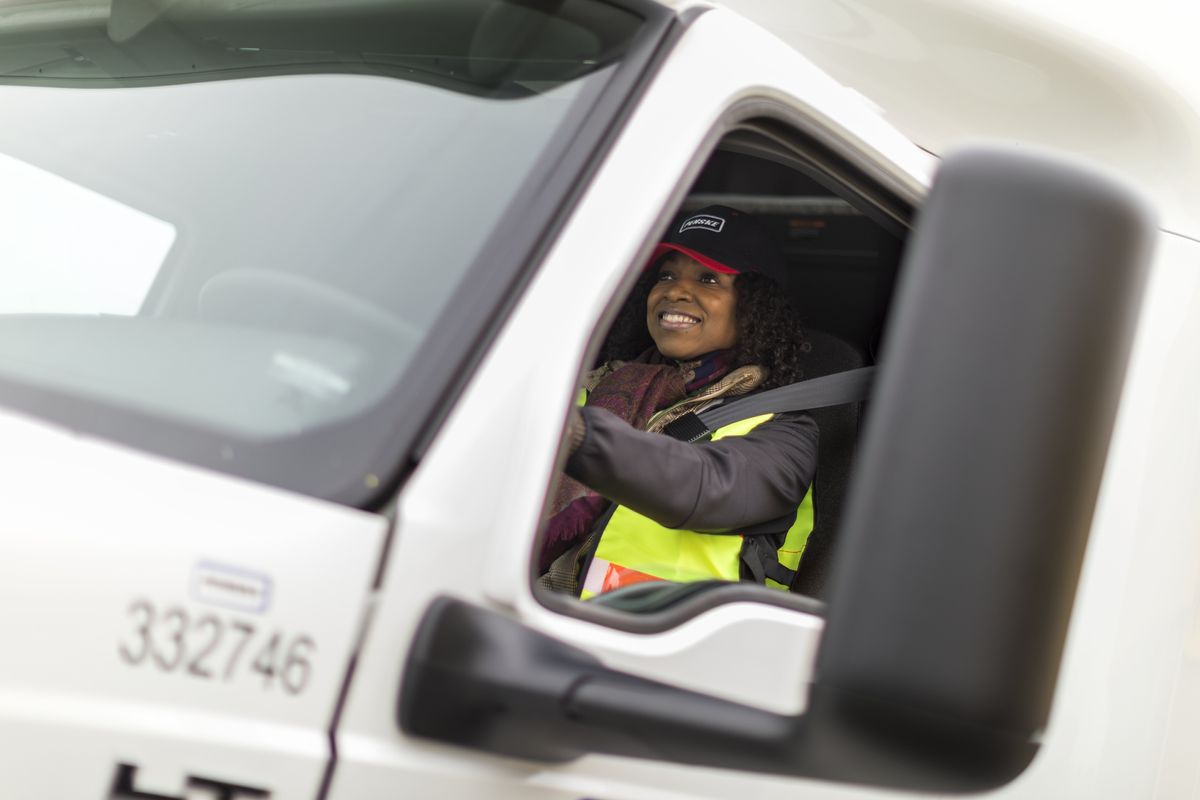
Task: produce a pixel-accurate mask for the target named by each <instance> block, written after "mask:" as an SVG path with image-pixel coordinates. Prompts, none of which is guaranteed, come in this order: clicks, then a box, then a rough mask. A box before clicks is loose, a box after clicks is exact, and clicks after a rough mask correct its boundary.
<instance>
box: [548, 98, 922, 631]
mask: <svg viewBox="0 0 1200 800" xmlns="http://www.w3.org/2000/svg"><path fill="white" fill-rule="evenodd" d="M712 205H721V206H727V207H731V208H734V209H737V210H739V211H741V212H743V213H746V214H750V215H752V216H753V217H754V218H755V220H756V222H757V223H758V224H759V228H760V229H761V232H762V233H763V235H764V236H765V237H766V238H767V239H768V241H769V245H770V247H771V248H772V249H773V250H774V251H776V252H777V253H778V254H779V255H780V256H781V257H782V260H783V265H784V266H783V270H782V272H781V274H779V275H778V276H777V279H776V283H777V284H778V286H779V289H780V290H781V291H782V292H783V293H784V294H785V296H786V298H787V300H788V302H789V304H790V305H791V306H792V308H793V309H794V310H795V312H796V313H797V315H798V317H799V321H800V324H799V327H797V328H796V330H794V332H793V334H792V335H793V336H794V337H795V340H798V341H800V342H801V346H800V350H801V351H802V354H801V355H800V356H799V362H800V372H799V378H800V380H802V381H808V380H811V379H817V378H823V377H826V376H830V375H834V374H839V373H849V372H852V371H863V368H867V367H870V366H872V365H874V364H875V363H876V362H877V359H878V354H879V351H880V343H881V339H882V336H883V330H884V325H885V323H886V320H887V316H888V311H889V308H890V306H891V302H892V295H893V291H894V288H895V285H896V279H897V274H898V270H899V263H900V257H901V253H902V249H903V246H904V242H905V238H906V236H907V232H908V225H909V221H910V218H911V215H912V209H911V207H910V206H909V205H908V204H907V203H905V202H904V201H902V200H901V199H899V197H898V196H897V195H896V194H894V193H891V192H889V191H888V190H887V189H886V188H883V187H880V186H879V185H878V182H872V181H870V180H868V179H867V178H866V177H865V176H863V175H862V174H861V173H859V172H858V171H857V170H856V169H854V168H852V167H851V166H850V165H848V164H847V163H845V162H843V161H841V160H839V159H838V158H837V157H836V156H834V155H833V154H832V153H830V152H828V151H826V150H825V149H824V148H822V147H821V146H820V145H818V144H817V143H816V142H814V141H811V140H805V139H802V137H801V136H800V135H799V134H797V133H795V132H794V131H792V130H790V129H788V128H786V126H784V125H782V124H781V123H778V122H776V121H773V120H766V119H763V120H752V121H748V122H746V123H743V124H741V125H739V126H737V127H736V128H734V129H733V130H731V131H729V132H727V133H726V134H725V135H724V136H722V137H721V138H720V140H719V141H718V142H717V143H716V145H715V147H714V148H713V150H712V151H711V152H710V153H709V154H707V157H706V158H704V159H703V160H702V163H701V166H700V168H699V171H698V174H697V176H696V177H695V179H694V180H693V181H692V182H691V185H690V187H689V188H688V190H687V192H686V194H685V196H684V197H683V200H682V202H681V203H680V204H679V205H678V206H677V207H676V208H673V209H670V210H669V212H667V213H666V214H665V215H664V218H665V219H667V220H673V219H677V218H678V217H680V216H683V215H687V214H689V213H692V212H695V211H697V210H699V209H702V208H704V207H707V206H712ZM643 267H644V265H643V264H636V265H631V274H630V276H629V278H628V280H627V282H626V283H627V284H633V288H632V289H628V290H626V291H624V292H622V293H620V294H619V295H618V296H616V297H614V298H613V299H612V302H611V303H610V306H609V310H608V314H607V315H606V319H605V321H604V322H603V323H602V324H601V325H600V326H599V327H598V329H597V331H596V334H595V336H594V337H593V341H592V343H591V347H590V349H589V353H590V354H591V355H590V357H589V359H588V363H587V364H585V365H584V371H585V373H586V372H587V371H589V370H592V369H594V368H596V367H599V366H601V365H602V364H603V363H605V362H606V361H607V360H609V359H610V358H629V357H630V356H631V355H632V354H625V353H622V352H618V351H619V350H620V349H621V348H620V347H619V346H616V345H615V344H614V339H617V338H619V337H618V334H619V333H620V331H618V330H617V329H618V328H619V327H622V326H624V328H626V329H627V328H628V327H629V326H630V325H631V324H634V325H643V326H644V323H642V322H632V323H631V320H639V319H640V320H644V319H645V299H644V297H645V291H646V283H647V281H646V279H645V276H644V274H643ZM639 291H640V293H639ZM649 342H650V339H649V336H648V335H647V336H646V338H645V343H649ZM625 347H626V349H629V346H628V345H625ZM633 349H638V348H636V347H635V348H633ZM864 400H865V397H863V396H862V395H861V394H860V395H859V396H857V397H855V398H854V399H853V400H848V401H846V402H837V403H832V404H829V405H822V406H820V407H818V408H813V409H812V410H811V411H808V413H810V415H811V416H812V417H813V419H814V421H815V422H816V424H817V426H818V428H819V430H820V449H819V455H818V458H817V468H816V474H815V478H814V479H813V482H812V485H811V487H810V493H811V502H812V507H813V509H812V510H813V525H812V532H811V534H809V535H808V538H807V541H806V543H805V544H804V547H803V553H802V555H801V557H800V561H799V565H798V568H797V569H796V574H795V575H794V577H793V578H792V580H791V581H790V587H789V590H788V591H777V590H773V589H766V588H764V586H763V585H761V584H754V583H750V582H744V581H743V582H730V581H721V582H718V581H703V582H692V583H670V582H650V583H643V584H637V585H634V586H630V587H628V588H622V589H618V590H615V591H612V592H607V593H605V594H602V595H600V596H598V597H595V598H593V599H592V600H591V601H590V602H588V603H584V604H580V603H576V602H573V600H574V596H575V593H576V592H577V591H578V589H577V587H576V586H572V582H573V581H572V580H571V578H570V577H568V578H566V579H565V580H564V579H563V578H562V574H561V572H562V569H563V567H562V564H561V562H560V564H559V566H558V567H557V570H558V573H559V574H557V575H556V576H555V578H554V579H548V578H547V576H546V575H545V574H540V575H539V576H538V577H539V580H538V581H537V584H538V594H539V597H540V599H541V600H542V602H544V603H546V604H547V605H550V606H552V607H555V608H558V609H560V610H565V611H568V612H569V613H581V612H582V613H585V614H590V613H592V612H591V611H590V610H584V609H583V608H582V606H593V607H599V608H601V609H605V611H601V612H597V613H602V614H603V615H604V616H605V617H606V618H607V619H608V621H609V622H610V623H611V624H614V625H616V626H618V627H624V628H627V629H634V630H650V629H662V628H665V627H670V626H672V625H674V624H678V622H679V621H680V620H681V619H683V618H686V617H688V616H691V615H693V614H695V613H698V612H699V611H700V610H702V609H703V608H707V607H711V606H713V605H716V604H719V603H723V602H730V601H732V600H737V599H746V598H753V599H755V600H758V601H761V602H766V603H772V604H780V605H785V606H788V607H791V608H797V609H800V610H804V611H809V612H814V613H820V611H821V603H820V602H818V601H819V600H820V599H821V598H822V597H823V595H824V592H825V586H826V583H827V579H828V575H829V571H830V568H831V566H832V564H833V562H834V558H835V553H836V544H837V542H836V531H837V527H838V522H839V520H840V518H841V509H842V501H843V499H844V497H845V493H846V488H847V485H848V483H849V479H850V476H851V474H852V472H853V465H854V454H855V449H856V447H857V441H858V436H859V433H860V431H861V428H862V422H863V414H864V411H865V402H864ZM786 410H789V411H800V410H802V409H799V408H795V409H792V408H789V409H786ZM803 410H807V407H806V409H803ZM554 495H555V492H554V491H552V492H551V496H552V497H554ZM552 502H554V501H552ZM543 535H545V532H543ZM589 557H590V556H588V555H586V554H585V555H582V556H580V557H579V558H577V559H575V561H574V563H573V564H571V566H570V569H571V570H573V571H574V572H575V573H576V574H575V576H574V577H577V578H578V577H580V575H579V573H580V572H581V571H583V570H586V562H587V559H588V558H589ZM538 571H539V573H544V570H538ZM778 588H781V587H779V586H776V589H778ZM607 610H616V611H618V612H621V613H619V614H617V615H612V614H608V613H607Z"/></svg>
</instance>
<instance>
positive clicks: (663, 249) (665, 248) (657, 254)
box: [646, 242, 741, 275]
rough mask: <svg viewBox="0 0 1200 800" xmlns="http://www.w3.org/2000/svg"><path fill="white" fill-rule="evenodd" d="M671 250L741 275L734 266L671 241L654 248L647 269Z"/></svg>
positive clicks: (718, 270) (722, 270)
mask: <svg viewBox="0 0 1200 800" xmlns="http://www.w3.org/2000/svg"><path fill="white" fill-rule="evenodd" d="M671 250H674V251H675V252H677V253H683V254H684V255H685V256H688V257H689V258H694V259H696V260H697V261H699V262H700V263H701V264H703V265H704V266H706V267H708V268H709V269H711V270H715V271H717V272H724V273H725V274H726V275H740V274H741V273H740V272H738V270H736V269H734V268H733V267H730V266H728V265H726V264H722V263H721V262H720V261H717V260H716V259H715V258H710V257H709V256H706V255H704V254H703V253H699V252H696V251H695V250H693V249H692V248H690V247H684V246H683V245H681V244H672V243H670V242H662V243H661V244H659V245H658V246H657V247H655V248H654V252H653V253H651V254H650V261H649V263H647V264H646V269H650V267H652V266H654V262H656V261H658V260H659V259H660V258H662V257H663V256H664V255H665V254H666V253H668V252H670V251H671Z"/></svg>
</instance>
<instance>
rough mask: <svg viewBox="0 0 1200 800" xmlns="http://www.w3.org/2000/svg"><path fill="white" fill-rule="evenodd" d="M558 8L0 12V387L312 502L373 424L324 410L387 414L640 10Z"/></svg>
mask: <svg viewBox="0 0 1200 800" xmlns="http://www.w3.org/2000/svg"><path fill="white" fill-rule="evenodd" d="M556 5H557V8H556V11H555V14H554V16H549V15H547V14H544V13H542V12H539V11H536V10H534V9H532V8H531V7H529V6H527V5H525V4H523V3H517V2H513V3H508V2H495V1H494V0H488V1H486V2H485V1H483V0H479V1H477V2H476V1H472V0H462V1H460V0H438V2H436V3H430V2H418V1H417V0H408V1H407V2H405V1H404V0H399V1H397V2H386V3H384V2H359V1H357V0H330V2H328V3H321V2H313V1H312V0H287V1H285V2H258V3H245V2H243V1H242V0H221V1H220V2H209V1H207V0H206V2H203V3H200V2H190V1H189V0H180V1H179V2H176V3H175V4H161V7H160V5H159V4H147V3H144V2H140V0H139V1H138V2H122V1H121V0H113V2H112V3H111V4H110V3H108V2H94V1H93V0H88V1H87V2H74V3H72V2H61V0H59V1H57V2H37V3H22V4H18V5H16V6H11V5H6V6H3V7H0V84H3V85H0V119H2V122H0V241H2V242H3V243H4V249H5V253H4V258H3V259H2V260H0V403H4V404H6V405H9V406H12V407H16V408H18V409H21V410H25V411H32V412H34V413H37V414H39V415H42V416H46V417H49V418H51V419H52V420H57V421H61V422H64V423H66V424H69V425H71V426H72V427H77V428H78V427H82V428H83V429H84V430H89V429H90V426H89V423H88V420H103V422H102V423H99V422H98V423H97V425H98V427H97V428H96V429H95V430H94V431H93V432H96V433H99V434H100V435H103V436H107V437H111V438H117V439H119V440H122V441H128V442H130V443H132V444H135V445H138V446H143V445H144V444H145V441H146V440H147V438H148V437H149V438H152V439H153V440H154V442H155V445H154V447H153V448H152V449H156V450H158V451H161V452H166V453H168V454H170V455H175V456H177V457H180V458H185V459H190V460H195V461H199V462H201V463H205V464H209V465H215V466H218V467H220V468H226V469H229V470H230V471H232V472H236V473H239V474H247V475H250V476H252V477H255V478H257V479H260V480H265V481H267V482H270V483H274V484H277V485H282V486H287V487H289V488H297V489H301V490H304V491H310V492H313V493H317V494H321V493H322V492H323V491H324V490H323V488H322V487H325V486H331V485H340V484H343V483H345V482H346V481H351V480H360V479H364V480H367V481H368V483H369V482H370V481H371V480H375V481H378V480H379V477H378V476H377V475H366V476H365V477H364V476H360V475H358V474H357V472H360V471H361V472H366V471H368V470H369V468H370V467H369V465H368V464H367V463H366V459H365V457H364V458H356V457H355V456H354V454H355V453H356V452H359V451H361V452H364V453H365V452H368V451H370V450H371V447H370V446H368V443H369V442H370V441H371V440H373V439H378V437H379V435H380V433H379V431H378V430H371V429H370V427H369V426H368V427H364V426H359V427H357V428H354V427H353V426H347V425H346V424H345V423H346V422H347V421H348V420H352V419H356V418H361V417H363V416H364V415H366V414H368V413H369V412H370V413H374V414H376V417H377V421H376V422H375V423H373V424H374V425H376V426H378V425H380V424H383V425H386V424H387V423H386V419H387V417H388V415H389V414H391V415H397V414H402V413H403V411H404V410H403V409H401V408H396V409H392V410H390V411H389V410H388V409H387V403H388V399H389V397H390V396H391V394H392V392H393V390H394V388H395V387H396V386H398V385H401V384H402V383H403V381H404V378H405V374H406V369H407V368H408V366H409V365H410V363H411V362H412V360H413V359H414V357H415V356H417V355H418V354H419V353H420V352H421V350H422V347H423V345H425V344H426V343H427V341H428V340H429V337H431V336H433V335H435V334H436V330H435V327H436V324H437V322H438V320H439V319H443V318H444V317H446V316H447V313H446V312H447V305H448V303H449V301H450V298H451V297H453V296H454V293H455V290H456V288H457V287H458V286H459V285H460V283H461V282H462V281H463V280H464V277H465V276H466V275H467V274H468V270H469V268H471V267H472V265H474V264H477V263H478V262H480V261H481V259H483V258H484V257H485V256H486V248H487V247H488V245H489V242H491V241H493V239H494V237H495V236H496V235H497V232H498V231H501V230H502V229H503V228H504V226H505V225H506V224H509V223H507V222H506V220H508V219H509V218H510V217H511V215H512V214H513V213H514V209H513V208H511V204H512V203H513V201H514V198H516V197H517V196H518V194H519V193H520V192H521V190H522V189H523V188H525V187H526V186H527V184H528V183H529V182H530V181H531V180H533V179H534V177H536V174H537V173H538V170H539V169H545V160H546V159H547V153H549V152H553V145H554V143H555V142H557V141H560V140H561V139H562V138H564V137H567V138H569V136H570V133H571V130H572V126H573V125H575V124H577V123H578V120H579V118H580V117H581V115H582V112H581V109H583V108H586V107H588V106H589V105H590V104H592V103H593V102H594V100H595V98H596V96H597V95H598V93H599V91H600V89H601V88H602V87H603V85H604V83H605V82H606V81H607V80H608V78H609V76H610V75H611V72H612V70H613V69H614V64H615V63H616V62H617V61H618V60H619V58H620V57H621V55H622V52H623V48H625V47H626V46H627V44H628V42H629V40H630V38H631V36H632V35H633V33H634V31H636V29H637V26H638V25H639V24H640V20H639V19H638V18H637V17H635V16H633V15H632V14H630V13H628V12H626V11H623V10H620V9H618V8H615V7H612V6H608V5H605V4H602V3H599V2H590V1H589V2H565V3H561V4H556ZM162 8H167V9H169V10H170V12H169V14H168V13H165V12H163V11H162V10H161V9H162ZM381 409H382V411H381ZM102 412H104V413H102ZM155 426H159V427H155ZM148 431H149V433H148ZM322 431H325V432H329V431H337V432H338V436H337V446H336V448H334V449H333V450H332V451H331V450H329V448H328V440H329V438H330V437H329V436H328V435H326V436H325V438H324V439H322V438H321V437H320V436H318V435H317V434H318V433H320V432H322ZM184 432H186V435H184ZM354 436H360V437H362V438H363V442H362V443H356V442H355V441H353V437H354ZM346 437H350V439H347V438H346ZM176 439H178V443H177V444H173V442H174V441H175V440H176ZM298 441H310V442H314V443H315V442H318V441H321V442H323V443H322V444H321V445H320V446H319V448H318V449H317V450H315V451H314V450H313V449H312V448H311V447H310V448H309V449H308V450H307V451H305V452H306V453H307V455H306V457H305V458H304V463H303V465H302V466H301V465H299V464H298V461H297V458H296V455H297V452H298V450H297V448H296V446H295V445H296V442H298ZM281 443H285V444H287V445H288V446H287V447H275V448H274V450H272V447H273V446H274V445H279V444H281ZM327 473H329V474H327ZM347 473H355V474H347Z"/></svg>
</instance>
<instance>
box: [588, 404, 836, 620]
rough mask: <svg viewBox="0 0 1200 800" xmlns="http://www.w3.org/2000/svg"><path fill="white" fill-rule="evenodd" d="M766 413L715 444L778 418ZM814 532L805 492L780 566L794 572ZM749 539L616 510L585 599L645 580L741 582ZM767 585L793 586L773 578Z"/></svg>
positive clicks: (734, 425) (725, 430)
mask: <svg viewBox="0 0 1200 800" xmlns="http://www.w3.org/2000/svg"><path fill="white" fill-rule="evenodd" d="M774 416H775V415H774V414H763V415H760V416H756V417H750V418H748V419H743V420H738V421H737V422H731V423H730V424H728V425H725V426H724V427H721V428H718V429H717V430H716V431H715V432H714V433H713V435H712V441H716V440H718V439H723V438H725V437H726V436H744V435H746V434H747V433H749V432H750V431H752V430H754V429H755V428H757V427H758V426H759V425H762V424H763V423H764V422H766V421H767V420H769V419H771V418H772V417H774ZM812 529H813V506H812V490H811V488H810V490H809V491H808V492H807V493H806V494H805V496H804V500H803V501H802V502H801V503H800V507H799V508H798V509H796V519H795V522H793V523H792V526H791V527H790V528H789V529H788V531H787V534H786V536H785V537H784V542H783V545H782V546H780V547H779V549H778V551H777V552H776V557H777V558H778V560H779V563H780V564H781V565H783V566H784V567H786V568H787V569H788V570H791V571H795V570H796V568H797V567H798V566H799V565H800V557H801V556H802V555H803V554H804V546H805V545H806V544H807V543H808V537H809V534H811V533H812ZM743 543H744V537H743V536H741V535H740V534H738V533H736V532H731V533H700V532H698V531H688V530H680V529H677V528H667V527H664V526H662V525H659V524H658V523H657V522H655V521H654V520H652V519H650V518H649V517H645V516H643V515H641V514H639V513H637V512H636V511H633V510H631V509H629V508H626V507H625V506H617V508H616V510H614V511H613V513H612V515H611V516H610V517H609V519H608V522H607V523H606V524H605V526H604V530H603V531H602V532H601V534H600V541H599V544H598V545H597V546H596V551H595V553H594V554H593V556H592V559H591V562H590V564H589V565H588V567H587V570H586V572H585V574H584V575H583V579H582V581H581V585H582V587H583V591H582V594H581V596H582V597H583V598H584V599H585V600H586V599H588V598H589V597H595V596H596V595H597V594H601V593H603V592H607V591H611V590H613V589H617V588H620V587H622V586H630V585H633V584H635V583H642V582H644V581H654V580H658V581H675V582H685V581H706V580H714V579H715V580H725V581H736V580H739V579H740V578H741V555H742V547H743ZM764 583H765V585H766V586H770V587H772V588H776V589H784V590H786V589H787V588H788V587H787V586H785V585H784V584H782V583H778V582H776V581H774V580H772V579H770V578H766V579H765V581H764Z"/></svg>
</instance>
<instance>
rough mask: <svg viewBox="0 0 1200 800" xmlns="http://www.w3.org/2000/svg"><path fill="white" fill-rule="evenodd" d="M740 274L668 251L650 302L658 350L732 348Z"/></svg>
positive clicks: (680, 352) (686, 353)
mask: <svg viewBox="0 0 1200 800" xmlns="http://www.w3.org/2000/svg"><path fill="white" fill-rule="evenodd" d="M735 277H736V276H734V275H732V274H730V273H728V272H718V271H716V270H714V269H712V268H710V267H707V266H705V265H704V264H701V263H700V262H699V261H696V260H695V259H693V258H691V257H690V256H686V255H684V254H682V253H672V254H671V255H669V256H667V258H666V260H665V261H663V262H662V264H661V266H659V268H658V280H657V281H656V282H655V284H654V286H653V287H652V288H651V289H650V296H649V298H647V301H646V327H647V328H648V329H649V331H650V336H651V338H653V339H654V344H655V346H656V347H657V348H658V352H660V353H662V354H663V355H664V356H666V357H668V358H675V359H687V358H695V357H696V356H699V355H703V354H705V353H711V352H712V351H714V350H725V349H727V348H730V347H733V345H734V344H735V343H736V342H737V325H736V322H735V316H734V309H735V306H736V304H737V293H736V292H735V291H734V288H733V284H734V279H735Z"/></svg>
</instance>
